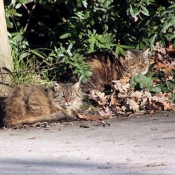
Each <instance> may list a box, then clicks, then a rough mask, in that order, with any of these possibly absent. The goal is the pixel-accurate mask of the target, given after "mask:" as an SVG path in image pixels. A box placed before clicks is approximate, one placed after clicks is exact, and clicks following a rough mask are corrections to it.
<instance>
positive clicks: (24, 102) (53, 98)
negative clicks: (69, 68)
mask: <svg viewBox="0 0 175 175" xmlns="http://www.w3.org/2000/svg"><path fill="white" fill-rule="evenodd" d="M79 86H80V83H79V82H78V83H75V84H58V83H55V84H54V86H53V87H52V88H50V89H45V88H43V87H42V86H39V85H30V84H22V85H18V86H16V87H14V88H13V89H12V90H11V91H10V92H9V93H8V96H7V98H6V99H5V100H4V102H3V123H4V126H5V127H7V128H9V127H17V126H21V125H23V124H34V123H37V122H43V121H53V120H61V119H65V118H67V117H73V111H74V110H76V109H79V108H80V106H81V104H82V94H81V91H80V88H79Z"/></svg>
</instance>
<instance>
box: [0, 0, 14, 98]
mask: <svg viewBox="0 0 175 175" xmlns="http://www.w3.org/2000/svg"><path fill="white" fill-rule="evenodd" d="M4 68H7V69H8V70H10V71H12V56H11V50H10V44H9V40H8V33H7V24H6V18H5V11H4V1H3V0H0V95H2V94H4V93H5V92H7V91H8V89H9V88H8V86H7V85H9V84H10V81H11V78H10V75H9V74H4V73H8V71H5V69H4Z"/></svg>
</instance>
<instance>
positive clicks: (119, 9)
mask: <svg viewBox="0 0 175 175" xmlns="http://www.w3.org/2000/svg"><path fill="white" fill-rule="evenodd" d="M5 8H6V19H7V24H8V31H9V37H10V43H11V46H12V56H13V58H14V71H21V70H31V69H33V71H34V72H35V73H36V74H38V75H40V77H41V79H46V80H48V79H59V78H60V77H63V79H64V77H65V76H67V75H69V74H72V73H76V74H78V76H79V77H81V79H82V80H83V81H85V80H86V79H87V78H88V77H89V76H90V75H91V72H90V69H89V65H87V63H86V62H85V61H84V58H83V54H84V53H86V52H94V51H97V50H110V51H112V52H113V53H115V54H116V56H118V55H119V54H123V55H125V52H124V50H125V49H129V48H137V49H146V48H148V47H150V46H152V47H153V48H154V49H155V43H156V42H157V41H158V42H160V43H161V44H162V45H166V46H168V45H169V43H173V44H174V38H175V28H174V26H175V20H174V18H175V10H174V9H175V3H174V1H172V0H165V1H162V2H159V1H157V0H142V1H138V0H133V1H129V0H125V1H123V0H119V1H114V0H107V1H106V0H97V1H90V0H76V1H71V0H61V1H52V0H16V1H14V0H8V1H5ZM36 62H37V63H36ZM35 73H34V74H35ZM24 74H26V72H25V73H24ZM32 75H33V74H32ZM137 78H138V79H139V80H140V79H141V80H142V79H143V80H146V81H148V84H143V82H142V83H140V86H141V87H142V86H143V87H144V88H148V89H150V88H151V87H152V83H151V82H152V80H151V78H149V77H148V78H147V77H144V76H142V77H137ZM137 78H136V77H134V78H133V82H135V81H136V82H135V83H136V84H138V83H137V81H138V80H136V79H137ZM27 79H28V78H27ZM15 81H17V80H16V79H15ZM20 81H22V79H21V80H20ZM25 81H26V80H25Z"/></svg>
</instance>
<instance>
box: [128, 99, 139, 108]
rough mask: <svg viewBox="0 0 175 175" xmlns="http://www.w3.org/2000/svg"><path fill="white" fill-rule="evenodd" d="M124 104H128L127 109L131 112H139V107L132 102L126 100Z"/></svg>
mask: <svg viewBox="0 0 175 175" xmlns="http://www.w3.org/2000/svg"><path fill="white" fill-rule="evenodd" d="M126 104H128V105H129V108H130V109H132V110H133V111H139V105H138V104H137V103H136V102H135V101H134V100H131V99H129V98H128V99H127V100H126Z"/></svg>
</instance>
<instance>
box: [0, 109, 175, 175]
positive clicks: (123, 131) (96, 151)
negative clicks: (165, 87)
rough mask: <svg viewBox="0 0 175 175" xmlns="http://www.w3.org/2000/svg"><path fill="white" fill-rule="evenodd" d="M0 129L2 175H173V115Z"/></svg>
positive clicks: (0, 165)
mask: <svg viewBox="0 0 175 175" xmlns="http://www.w3.org/2000/svg"><path fill="white" fill-rule="evenodd" d="M108 122H109V123H110V124H111V126H110V127H107V126H106V127H102V126H97V124H98V123H97V122H86V121H81V122H75V123H74V125H71V126H62V125H58V126H54V127H50V128H42V129H36V128H35V129H33V128H30V129H18V130H13V129H11V130H9V129H5V130H0V174H2V175H5V174H8V175H16V174H18V175H26V174H33V175H34V174H37V175H40V174H42V175H57V174H59V175H61V174H64V175H71V174H75V175H105V174H107V175H108V174H109V175H116V174H117V175H120V174H121V175H130V174H132V175H147V174H150V175H154V174H156V175H158V174H160V175H163V174H165V175H173V174H174V172H175V112H161V113H158V114H155V115H153V116H150V115H145V116H141V117H140V116H137V117H134V118H129V119H117V118H114V119H111V120H108Z"/></svg>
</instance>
